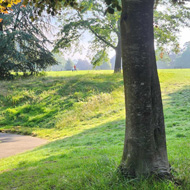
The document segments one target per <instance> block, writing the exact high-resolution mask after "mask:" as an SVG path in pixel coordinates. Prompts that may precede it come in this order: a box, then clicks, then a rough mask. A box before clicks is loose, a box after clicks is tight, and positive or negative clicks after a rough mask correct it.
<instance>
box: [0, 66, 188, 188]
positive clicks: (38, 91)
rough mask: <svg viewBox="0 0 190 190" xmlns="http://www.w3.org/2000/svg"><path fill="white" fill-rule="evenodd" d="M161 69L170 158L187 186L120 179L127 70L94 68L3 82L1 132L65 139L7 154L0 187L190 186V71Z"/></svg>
mask: <svg viewBox="0 0 190 190" xmlns="http://www.w3.org/2000/svg"><path fill="white" fill-rule="evenodd" d="M159 74H160V80H161V85H162V92H163V101H164V108H165V109H164V112H165V120H166V132H167V144H168V156H169V161H170V163H171V165H172V168H173V169H174V170H175V172H173V173H174V175H175V176H176V177H177V178H178V179H180V180H181V181H182V183H181V186H176V185H175V184H174V183H172V182H167V181H163V182H152V181H151V180H143V181H137V180H132V181H128V180H124V179H122V178H119V177H118V175H117V174H116V169H117V166H118V165H119V162H120V159H121V155H122V149H123V139H124V95H123V81H122V75H120V74H117V75H113V74H112V71H109V72H105V71H93V72H75V73H71V72H55V73H48V75H47V76H45V77H40V78H30V79H25V80H17V81H13V82H1V84H0V89H1V91H0V105H1V106H0V112H1V114H0V130H1V131H12V132H17V133H23V134H30V135H37V136H39V137H42V138H46V139H49V140H55V139H60V140H56V141H54V142H51V143H49V144H47V145H45V146H43V147H40V148H38V149H35V150H33V151H30V152H27V153H24V154H21V155H17V156H13V157H9V158H6V159H1V161H0V171H1V174H0V189H3V190H4V189H23V190H27V189H39V190H43V189H58V190H59V189H66V190H74V189H80V190H83V189H87V190H89V189H100V190H104V189H108V190H109V189H115V190H119V189H160V190H161V189H187V190H188V189H190V180H189V179H190V169H189V168H190V151H189V149H190V96H189V94H190V70H161V71H160V72H159ZM61 138H63V139H61Z"/></svg>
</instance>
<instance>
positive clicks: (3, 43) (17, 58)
mask: <svg viewBox="0 0 190 190" xmlns="http://www.w3.org/2000/svg"><path fill="white" fill-rule="evenodd" d="M30 14H32V9H31V7H30V6H26V7H21V4H18V5H15V6H13V7H12V11H11V12H10V13H9V14H6V15H3V14H1V18H2V19H3V21H2V22H1V23H0V25H1V26H0V28H1V31H0V52H1V53H0V68H1V76H0V77H1V78H7V77H8V76H10V71H12V70H14V71H16V72H18V71H21V72H24V73H25V72H27V71H28V72H30V73H31V74H34V73H35V72H37V71H39V70H41V69H46V68H47V67H48V66H49V65H53V64H57V62H56V60H55V59H54V57H53V55H52V54H51V52H50V51H49V50H48V49H47V48H46V46H47V43H48V42H49V41H48V39H47V38H46V37H45V35H44V34H43V32H42V29H41V28H42V26H43V23H42V22H41V21H35V22H33V23H32V22H31V20H30Z"/></svg>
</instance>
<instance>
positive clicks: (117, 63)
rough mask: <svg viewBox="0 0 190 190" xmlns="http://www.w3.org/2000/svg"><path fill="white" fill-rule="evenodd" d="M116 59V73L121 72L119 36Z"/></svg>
mask: <svg viewBox="0 0 190 190" xmlns="http://www.w3.org/2000/svg"><path fill="white" fill-rule="evenodd" d="M115 52H116V59H115V67H114V73H121V37H120V36H119V37H118V44H117V47H116V50H115Z"/></svg>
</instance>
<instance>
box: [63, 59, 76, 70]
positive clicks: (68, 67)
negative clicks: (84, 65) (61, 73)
mask: <svg viewBox="0 0 190 190" xmlns="http://www.w3.org/2000/svg"><path fill="white" fill-rule="evenodd" d="M73 67H74V62H73V61H72V60H71V59H68V60H67V62H66V64H65V70H72V69H73Z"/></svg>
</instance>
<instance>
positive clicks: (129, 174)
mask: <svg viewBox="0 0 190 190" xmlns="http://www.w3.org/2000/svg"><path fill="white" fill-rule="evenodd" d="M118 173H120V174H121V175H122V176H123V177H125V178H129V179H135V178H141V177H143V178H152V179H155V180H163V179H167V180H171V181H174V182H176V181H177V180H175V179H174V176H173V175H172V174H171V173H170V172H169V173H168V172H153V171H152V172H150V173H148V174H146V175H144V174H143V175H142V176H137V175H136V174H135V173H134V171H130V170H129V169H128V168H126V167H124V166H123V165H120V166H119V167H118Z"/></svg>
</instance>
